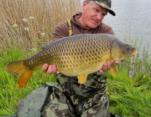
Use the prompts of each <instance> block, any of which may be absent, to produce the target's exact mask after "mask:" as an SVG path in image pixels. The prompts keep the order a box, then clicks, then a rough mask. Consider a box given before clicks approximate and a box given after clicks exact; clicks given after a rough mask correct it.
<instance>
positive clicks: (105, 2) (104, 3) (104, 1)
mask: <svg viewBox="0 0 151 117" xmlns="http://www.w3.org/2000/svg"><path fill="white" fill-rule="evenodd" d="M91 1H94V2H96V4H98V5H99V6H101V7H103V8H105V9H107V10H108V12H109V13H110V14H112V15H113V16H115V12H114V11H113V10H112V9H111V0H91Z"/></svg>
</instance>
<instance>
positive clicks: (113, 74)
mask: <svg viewBox="0 0 151 117" xmlns="http://www.w3.org/2000/svg"><path fill="white" fill-rule="evenodd" d="M117 71H118V68H117V66H116V64H113V65H112V66H111V68H110V69H109V73H110V74H111V75H112V76H115V75H116V74H117Z"/></svg>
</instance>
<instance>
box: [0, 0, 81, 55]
mask: <svg viewBox="0 0 151 117" xmlns="http://www.w3.org/2000/svg"><path fill="white" fill-rule="evenodd" d="M78 6H79V7H78ZM79 9H80V0H1V1H0V16H1V17H0V52H2V51H4V50H5V49H7V48H11V47H17V48H23V49H33V48H40V47H41V46H42V45H43V44H45V43H47V42H48V41H50V40H51V39H52V33H53V31H54V27H55V26H56V25H57V24H58V23H59V22H61V21H65V20H67V19H68V18H70V17H71V16H72V15H73V14H74V13H75V12H77V11H79Z"/></svg>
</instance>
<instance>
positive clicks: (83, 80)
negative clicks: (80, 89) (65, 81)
mask: <svg viewBox="0 0 151 117" xmlns="http://www.w3.org/2000/svg"><path fill="white" fill-rule="evenodd" d="M87 76H88V75H87V74H80V75H79V76H78V83H79V84H84V83H86V81H87Z"/></svg>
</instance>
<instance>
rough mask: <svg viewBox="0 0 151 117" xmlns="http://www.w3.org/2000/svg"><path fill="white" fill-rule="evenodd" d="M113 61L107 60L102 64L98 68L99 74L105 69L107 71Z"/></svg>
mask: <svg viewBox="0 0 151 117" xmlns="http://www.w3.org/2000/svg"><path fill="white" fill-rule="evenodd" d="M113 63H114V61H107V62H106V63H105V64H104V65H103V66H102V68H101V69H100V70H99V72H100V73H101V74H103V73H104V72H105V71H107V70H108V69H110V68H111V66H112V64H113Z"/></svg>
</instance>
